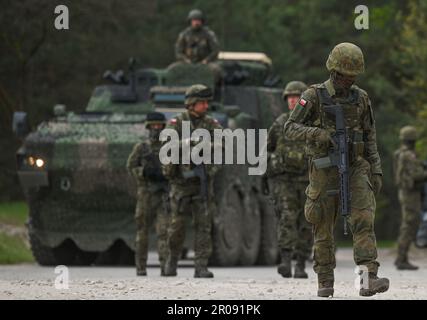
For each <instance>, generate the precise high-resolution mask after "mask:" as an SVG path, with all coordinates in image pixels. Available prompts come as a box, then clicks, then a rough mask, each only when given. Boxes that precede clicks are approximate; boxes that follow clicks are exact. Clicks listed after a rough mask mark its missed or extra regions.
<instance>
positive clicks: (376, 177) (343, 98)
mask: <svg viewBox="0 0 427 320" xmlns="http://www.w3.org/2000/svg"><path fill="white" fill-rule="evenodd" d="M326 67H327V69H328V70H329V71H330V78H329V79H328V80H327V81H325V82H324V83H321V84H316V85H313V86H310V87H309V88H308V89H307V90H306V91H304V92H303V94H302V96H301V99H300V100H299V102H298V103H297V105H296V107H295V109H294V110H293V112H292V113H291V115H290V117H289V120H288V121H287V122H286V124H285V129H284V131H285V135H286V136H287V138H289V139H297V140H301V139H305V140H306V141H307V156H308V157H309V185H308V187H307V189H306V195H307V200H306V203H305V208H304V209H305V210H304V214H305V217H306V219H307V220H308V222H310V223H312V224H313V232H314V264H313V269H314V271H315V272H316V273H317V277H318V285H319V290H318V292H317V294H318V296H320V297H329V296H333V293H334V269H335V254H334V251H335V250H334V248H335V243H334V238H333V229H334V226H335V222H336V219H337V216H338V212H339V208H340V207H339V206H338V203H339V201H338V198H339V196H338V195H336V193H335V195H331V193H328V192H327V191H328V190H330V191H332V190H339V185H338V171H337V168H336V167H328V168H322V169H320V168H316V167H315V166H314V162H313V161H314V160H315V159H318V158H322V157H325V156H327V155H328V150H329V148H331V147H332V145H333V144H332V142H331V134H333V133H334V131H335V117H333V116H330V115H329V114H328V113H326V112H325V111H324V109H323V108H324V106H325V105H335V104H340V105H341V106H342V107H343V109H344V117H345V119H344V120H345V123H346V126H347V129H348V135H349V137H350V141H349V145H348V146H349V149H350V151H351V152H350V156H349V161H350V192H351V215H350V217H349V219H348V220H349V221H348V222H349V225H350V230H351V231H352V233H353V246H354V260H355V262H356V264H357V265H363V266H364V267H366V269H367V271H368V278H367V281H366V282H367V283H364V284H363V286H362V288H361V289H360V291H359V294H360V295H361V296H371V295H374V294H376V293H379V292H385V291H387V290H388V287H389V280H388V279H387V278H378V277H377V272H378V267H379V263H378V262H377V246H376V239H375V232H374V214H375V207H376V203H375V195H376V194H378V193H379V191H380V189H381V184H382V169H381V160H380V156H379V154H378V151H377V142H376V131H375V119H374V112H373V109H372V106H371V102H370V100H369V97H368V94H367V93H366V92H365V91H364V90H362V89H360V88H358V87H357V86H356V85H354V81H355V79H356V76H357V75H359V74H361V73H362V72H364V58H363V53H362V51H361V50H360V48H359V47H358V46H356V45H354V44H352V43H340V44H338V45H337V46H335V47H334V49H333V50H332V51H331V53H330V54H329V57H328V60H327V62H326ZM362 279H366V278H363V277H362Z"/></svg>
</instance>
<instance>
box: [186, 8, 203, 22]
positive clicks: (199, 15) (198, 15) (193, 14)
mask: <svg viewBox="0 0 427 320" xmlns="http://www.w3.org/2000/svg"><path fill="white" fill-rule="evenodd" d="M193 19H197V20H202V22H203V23H204V22H205V17H204V15H203V12H202V11H201V10H199V9H193V10H191V11H190V12H189V13H188V16H187V21H188V22H190V21H191V20H193Z"/></svg>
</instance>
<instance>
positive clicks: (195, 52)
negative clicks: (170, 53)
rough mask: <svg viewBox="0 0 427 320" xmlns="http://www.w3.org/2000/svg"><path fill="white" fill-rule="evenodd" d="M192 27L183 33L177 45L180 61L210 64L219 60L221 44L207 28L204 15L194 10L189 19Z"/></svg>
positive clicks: (177, 54) (177, 55)
mask: <svg viewBox="0 0 427 320" xmlns="http://www.w3.org/2000/svg"><path fill="white" fill-rule="evenodd" d="M187 20H188V22H189V23H190V26H189V27H188V28H186V29H185V30H184V31H182V32H181V33H180V34H179V36H178V39H177V40H176V44H175V55H176V59H177V60H178V61H182V62H186V63H204V64H208V63H210V62H213V61H215V60H216V59H217V58H218V53H219V44H218V40H217V38H216V35H215V33H214V32H213V31H212V30H211V29H209V28H208V27H207V26H205V17H204V16H203V13H202V12H201V11H200V10H198V9H194V10H191V11H190V13H189V14H188V18H187Z"/></svg>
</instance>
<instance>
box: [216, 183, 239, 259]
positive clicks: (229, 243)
mask: <svg viewBox="0 0 427 320" xmlns="http://www.w3.org/2000/svg"><path fill="white" fill-rule="evenodd" d="M242 218H243V203H242V199H241V197H240V194H239V191H238V190H237V188H236V187H234V186H232V185H230V186H229V187H228V188H227V190H225V192H224V193H223V194H222V196H220V198H219V203H218V204H217V212H216V214H215V216H214V218H213V236H212V247H213V248H212V249H213V252H212V256H211V263H212V264H213V265H218V266H234V265H236V264H237V263H238V261H239V257H240V252H241V243H242Z"/></svg>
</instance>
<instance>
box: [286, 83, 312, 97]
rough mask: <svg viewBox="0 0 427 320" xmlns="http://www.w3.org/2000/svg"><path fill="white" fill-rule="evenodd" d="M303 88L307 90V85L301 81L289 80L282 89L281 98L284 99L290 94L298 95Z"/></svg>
mask: <svg viewBox="0 0 427 320" xmlns="http://www.w3.org/2000/svg"><path fill="white" fill-rule="evenodd" d="M305 90H307V85H306V84H305V83H304V82H302V81H291V82H288V84H287V85H286V87H285V90H283V93H282V98H283V99H286V98H287V97H288V96H290V95H296V96H300V95H301V94H302V93H303V92H304V91H305Z"/></svg>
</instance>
